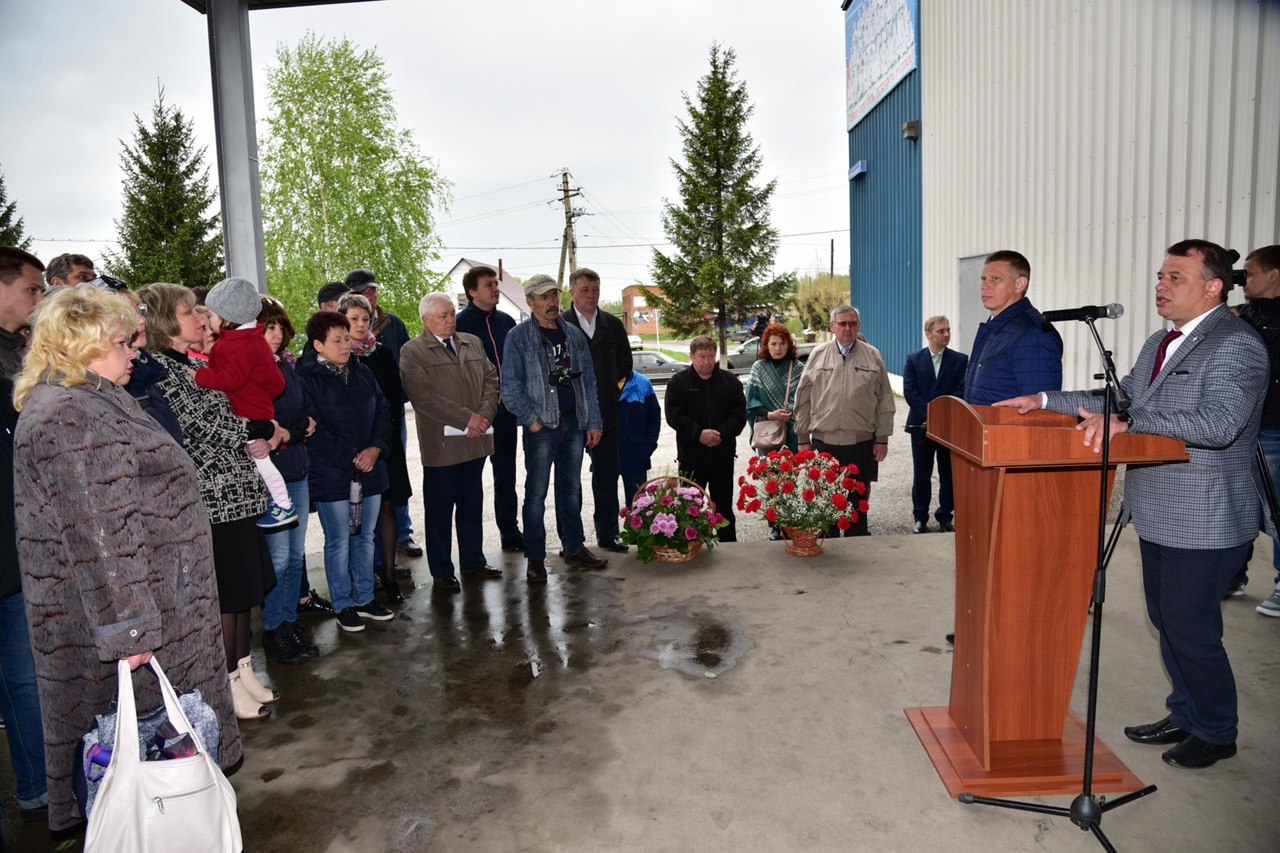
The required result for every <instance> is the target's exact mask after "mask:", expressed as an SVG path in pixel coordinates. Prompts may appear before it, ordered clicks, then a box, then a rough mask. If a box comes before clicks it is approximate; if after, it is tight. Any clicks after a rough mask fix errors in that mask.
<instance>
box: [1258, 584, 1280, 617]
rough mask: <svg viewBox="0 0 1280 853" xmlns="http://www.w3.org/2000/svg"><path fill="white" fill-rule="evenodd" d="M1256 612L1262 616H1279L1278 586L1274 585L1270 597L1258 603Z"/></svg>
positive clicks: (1279, 594) (1279, 597) (1279, 596)
mask: <svg viewBox="0 0 1280 853" xmlns="http://www.w3.org/2000/svg"><path fill="white" fill-rule="evenodd" d="M1258 612H1259V613H1261V614H1262V615H1263V616H1280V586H1278V587H1276V589H1275V592H1273V593H1271V597H1270V598H1268V599H1267V600H1266V601H1264V602H1262V603H1261V604H1259V605H1258Z"/></svg>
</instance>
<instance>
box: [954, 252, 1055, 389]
mask: <svg viewBox="0 0 1280 853" xmlns="http://www.w3.org/2000/svg"><path fill="white" fill-rule="evenodd" d="M1030 282H1031V264H1030V263H1029V262H1028V261H1027V259H1026V258H1024V257H1023V256H1022V255H1021V254H1019V253H1018V252H1012V251H1008V250H1005V251H1000V252H994V253H992V254H990V255H988V256H987V259H986V262H985V264H984V265H983V267H982V306H983V307H984V308H986V309H987V310H988V311H990V312H991V317H990V319H988V320H987V322H985V323H983V324H982V325H981V326H979V327H978V336H977V337H976V338H975V339H974V341H973V352H972V353H970V354H969V366H968V369H967V370H966V371H965V374H964V393H963V395H962V396H963V397H964V399H965V401H966V402H968V403H970V404H971V405H974V406H990V405H991V404H992V403H995V402H996V401H997V400H1007V399H1008V398H1010V397H1018V396H1021V395H1023V394H1034V393H1036V392H1038V391H1060V390H1062V338H1061V337H1060V336H1059V335H1058V331H1057V329H1055V328H1053V326H1051V325H1049V324H1048V323H1046V322H1045V319H1044V317H1043V316H1041V314H1040V312H1039V311H1037V310H1036V309H1035V307H1034V306H1033V305H1032V304H1031V300H1029V299H1027V285H1028V284H1030Z"/></svg>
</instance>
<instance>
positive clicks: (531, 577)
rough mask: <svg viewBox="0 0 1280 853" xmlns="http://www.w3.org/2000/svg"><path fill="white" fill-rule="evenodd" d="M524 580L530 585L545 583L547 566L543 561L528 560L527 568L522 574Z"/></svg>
mask: <svg viewBox="0 0 1280 853" xmlns="http://www.w3.org/2000/svg"><path fill="white" fill-rule="evenodd" d="M524 577H525V580H527V581H529V582H530V583H546V582H547V564H546V562H545V561H543V560H530V561H529V567H528V568H527V569H525V572H524Z"/></svg>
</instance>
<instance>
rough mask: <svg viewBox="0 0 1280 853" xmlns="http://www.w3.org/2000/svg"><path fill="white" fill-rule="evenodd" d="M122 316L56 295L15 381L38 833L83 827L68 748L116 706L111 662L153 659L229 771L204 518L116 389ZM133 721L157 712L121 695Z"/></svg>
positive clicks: (125, 373) (185, 462) (128, 323)
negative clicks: (39, 727)
mask: <svg viewBox="0 0 1280 853" xmlns="http://www.w3.org/2000/svg"><path fill="white" fill-rule="evenodd" d="M134 323H135V319H134V312H133V309H132V308H130V307H129V303H127V302H125V301H124V300H123V299H121V298H120V297H118V296H116V295H115V294H113V293H109V292H103V291H99V290H97V289H95V288H92V287H78V288H68V289H66V290H63V291H62V292H60V293H57V294H56V295H54V296H53V297H51V298H49V299H47V300H45V302H44V304H42V305H41V306H40V308H39V310H38V311H37V312H36V317H35V322H34V324H33V333H32V341H31V348H30V350H29V352H28V354H27V357H26V362H25V365H24V367H23V371H22V374H21V375H20V376H19V377H18V379H17V380H16V382H15V384H14V406H15V407H16V408H17V409H19V410H20V411H21V413H22V414H21V417H20V418H19V419H18V425H17V429H16V430H15V432H14V454H13V455H14V492H15V500H16V510H17V534H18V558H19V563H20V566H21V571H22V584H23V591H24V593H25V594H26V612H27V623H28V625H29V626H30V629H31V646H32V651H33V652H34V653H35V654H34V657H35V663H36V676H37V680H38V684H39V690H40V707H41V716H42V718H43V722H44V740H45V752H46V756H47V761H46V765H47V768H48V769H47V774H48V780H49V827H50V828H51V829H54V830H60V829H66V828H68V827H71V826H74V825H75V824H76V823H78V822H79V821H80V820H81V819H82V818H81V816H80V813H79V810H78V809H77V807H76V804H75V799H74V796H73V794H72V783H71V773H72V767H73V766H74V765H75V764H76V762H77V758H76V756H77V753H78V749H79V743H80V738H81V737H82V736H83V735H84V733H85V732H87V731H88V730H89V729H90V727H92V725H93V717H94V714H95V713H99V712H102V711H104V710H106V708H107V706H108V705H109V704H110V703H111V702H112V700H114V699H115V697H116V661H118V660H125V659H127V660H128V661H129V663H130V665H131V666H132V667H134V668H135V669H136V668H137V667H138V666H139V665H140V664H142V663H144V662H145V661H146V660H148V659H150V656H151V653H152V652H155V653H156V654H157V655H159V656H160V660H161V662H162V663H163V664H164V668H165V673H166V674H167V675H168V676H169V678H170V679H171V680H172V681H173V683H174V685H175V686H177V687H179V688H180V689H183V690H190V689H197V690H199V691H200V695H201V696H202V697H203V698H204V700H205V701H206V702H207V703H209V705H210V707H212V708H213V710H214V712H215V713H216V714H217V716H218V721H219V724H220V726H221V736H220V738H219V743H218V763H219V764H220V765H221V766H223V767H228V766H230V765H232V764H234V763H236V762H237V761H239V760H240V756H241V747H240V731H239V729H238V728H237V725H236V718H235V713H234V711H233V709H232V700H231V690H230V687H229V684H228V681H227V676H226V674H225V672H226V670H225V668H224V666H223V660H224V658H223V644H222V630H221V627H220V621H219V617H218V592H217V586H216V583H215V581H214V572H213V550H212V545H211V541H210V534H209V516H208V514H207V513H206V512H205V509H204V504H203V503H202V502H201V500H200V490H199V486H198V484H197V481H196V471H195V466H194V465H193V464H192V462H191V458H190V457H189V456H188V455H187V454H186V453H185V452H184V451H183V450H182V448H181V447H180V446H179V445H178V443H177V442H175V441H174V440H173V438H172V437H171V436H170V435H169V433H168V432H166V431H165V430H164V428H163V427H161V426H160V425H159V424H158V423H156V421H154V420H153V419H152V418H151V417H149V416H148V415H147V414H145V413H144V412H143V411H142V408H141V407H140V406H139V405H138V403H137V401H136V400H134V398H133V397H131V396H130V395H129V393H128V392H127V391H125V390H124V389H123V388H122V387H121V386H122V385H124V384H125V383H127V382H128V381H129V373H130V369H131V363H132V360H133V351H132V350H131V349H130V347H129V340H130V338H131V337H132V336H133V333H134ZM135 689H136V691H137V694H138V707H139V711H140V712H145V711H150V710H152V709H154V708H157V707H159V706H160V705H161V704H162V703H163V700H162V699H161V697H160V693H159V690H158V688H157V686H156V683H155V680H154V678H151V677H150V676H149V675H148V676H142V677H138V678H137V679H136V683H135Z"/></svg>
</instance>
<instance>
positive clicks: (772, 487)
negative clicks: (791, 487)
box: [764, 480, 778, 495]
mask: <svg viewBox="0 0 1280 853" xmlns="http://www.w3.org/2000/svg"><path fill="white" fill-rule="evenodd" d="M764 490H765V491H766V492H768V493H769V494H771V495H776V494H777V493H778V481H777V480H769V481H768V482H767V483H765V484H764Z"/></svg>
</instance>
